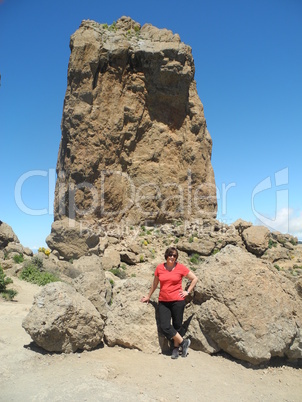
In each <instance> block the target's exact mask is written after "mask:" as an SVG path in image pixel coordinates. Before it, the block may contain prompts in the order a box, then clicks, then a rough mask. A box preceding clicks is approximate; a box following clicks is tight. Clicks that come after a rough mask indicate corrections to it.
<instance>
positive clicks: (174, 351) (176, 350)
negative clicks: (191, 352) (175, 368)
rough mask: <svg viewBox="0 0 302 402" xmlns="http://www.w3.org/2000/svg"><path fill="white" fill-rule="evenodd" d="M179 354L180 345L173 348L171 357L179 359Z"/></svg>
mask: <svg viewBox="0 0 302 402" xmlns="http://www.w3.org/2000/svg"><path fill="white" fill-rule="evenodd" d="M178 356H179V349H178V347H177V348H174V349H173V350H172V355H171V359H177V358H178Z"/></svg>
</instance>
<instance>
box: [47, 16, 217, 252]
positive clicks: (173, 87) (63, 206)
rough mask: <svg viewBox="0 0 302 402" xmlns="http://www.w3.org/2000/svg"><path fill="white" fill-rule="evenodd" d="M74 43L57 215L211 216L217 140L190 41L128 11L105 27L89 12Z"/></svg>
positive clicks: (100, 218) (137, 219) (131, 219)
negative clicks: (214, 141)
mask: <svg viewBox="0 0 302 402" xmlns="http://www.w3.org/2000/svg"><path fill="white" fill-rule="evenodd" d="M70 49H71V55H70V60H69V67H68V85H67V91H66V95H65V101H64V110H63V118H62V139H61V143H60V150H59V156H58V162H57V174H58V179H57V183H56V190H55V210H54V215H55V220H58V219H61V218H62V217H64V216H68V217H69V218H71V219H82V220H84V219H85V220H89V222H92V223H94V224H95V225H98V224H104V223H106V222H110V221H114V222H119V221H121V220H123V221H125V222H127V223H132V224H133V223H135V224H138V223H141V222H142V221H145V220H149V221H153V222H156V223H163V222H167V221H171V220H174V219H176V218H178V217H182V218H188V217H189V218H194V217H199V218H200V217H204V216H207V217H215V216H216V210H217V199H216V187H215V179H214V173H213V169H212V165H211V149H212V140H211V137H210V134H209V132H208V130H207V125H206V120H205V117H204V111H203V105H202V103H201V101H200V99H199V96H198V94H197V89H196V83H195V81H194V73H195V67H194V61H193V57H192V52H191V48H190V47H189V46H188V45H186V44H184V43H183V42H181V40H180V38H179V36H178V35H177V34H173V33H172V32H171V31H169V30H166V29H158V28H156V27H154V26H152V25H150V24H146V25H144V26H143V27H140V24H138V23H137V22H135V21H133V20H132V19H131V18H128V17H122V18H120V19H119V20H118V21H117V22H116V24H112V25H111V26H109V27H108V25H107V24H98V23H96V22H94V21H90V20H89V21H83V22H82V24H81V26H80V28H79V29H78V30H77V31H76V32H75V33H74V34H73V35H72V37H71V40H70ZM54 248H56V247H54Z"/></svg>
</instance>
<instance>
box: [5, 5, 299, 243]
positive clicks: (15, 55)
mask: <svg viewBox="0 0 302 402" xmlns="http://www.w3.org/2000/svg"><path fill="white" fill-rule="evenodd" d="M122 15H126V16H130V17H131V18H133V19H134V20H136V21H137V22H139V23H140V24H141V25H143V24H144V23H151V24H153V25H155V26H157V27H159V28H167V29H170V30H172V31H173V32H174V33H178V34H179V35H180V38H181V40H182V41H183V42H185V43H186V44H188V45H190V46H191V47H192V52H193V57H194V60H195V69H196V73H195V80H196V82H197V89H198V93H199V96H200V99H201V101H202V103H203V105H204V110H205V117H206V120H207V126H208V130H209V132H210V134H211V137H212V139H213V154H212V164H213V168H214V172H215V179H216V186H217V195H218V203H219V209H218V219H219V220H221V221H223V222H225V223H227V224H230V223H232V222H234V221H235V220H236V219H238V218H242V219H244V220H247V221H250V222H252V223H253V224H267V225H268V226H269V227H270V228H271V229H273V230H280V231H281V232H289V233H291V234H294V235H296V236H298V237H299V238H300V239H302V188H301V177H302V158H301V152H302V151H301V149H302V1H301V0H228V1H226V0H195V1H188V2H183V1H181V2H180V1H175V0H174V1H172V0H171V1H170V0H165V1H162V0H153V1H145V2H142V1H136V0H128V1H120V0H116V1H114V2H103V1H99V0H94V1H93V0H85V1H83V0H73V1H65V0H60V1H57V0H53V1H51V2H49V1H41V0H28V1H24V0H0V73H1V87H0V117H1V118H0V135H1V158H0V172H1V175H0V180H1V181H0V184H1V197H0V220H2V221H4V222H6V223H8V224H9V225H10V226H12V228H13V230H14V231H15V233H16V234H17V236H18V237H19V240H20V242H21V243H22V244H23V245H24V246H28V247H30V248H32V249H35V248H37V247H40V246H45V238H46V237H47V235H48V234H49V233H50V229H51V223H52V222H53V193H54V184H55V173H54V172H55V166H56V161H57V155H58V149H59V143H60V138H61V130H60V124H61V117H62V107H63V100H64V95H65V91H66V85H67V67H68V60H69V56H70V50H69V39H70V36H71V35H72V34H73V33H74V32H75V31H76V30H77V29H78V27H79V26H80V23H81V21H82V20H83V19H92V20H95V21H97V22H100V23H105V22H107V23H108V24H111V23H112V22H113V21H116V20H117V19H118V18H120V17H121V16H122Z"/></svg>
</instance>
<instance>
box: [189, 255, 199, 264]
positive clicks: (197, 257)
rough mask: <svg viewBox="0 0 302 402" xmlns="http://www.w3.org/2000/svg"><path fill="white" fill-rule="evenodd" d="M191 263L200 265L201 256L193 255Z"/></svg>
mask: <svg viewBox="0 0 302 402" xmlns="http://www.w3.org/2000/svg"><path fill="white" fill-rule="evenodd" d="M190 262H191V263H192V264H198V263H199V262H200V257H199V254H192V256H191V258H190Z"/></svg>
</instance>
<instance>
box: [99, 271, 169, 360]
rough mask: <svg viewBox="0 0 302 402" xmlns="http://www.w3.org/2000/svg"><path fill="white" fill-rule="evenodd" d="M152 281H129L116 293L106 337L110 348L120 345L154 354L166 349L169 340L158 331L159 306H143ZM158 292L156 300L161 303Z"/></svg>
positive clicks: (154, 304) (150, 304)
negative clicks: (157, 315)
mask: <svg viewBox="0 0 302 402" xmlns="http://www.w3.org/2000/svg"><path fill="white" fill-rule="evenodd" d="M151 283H152V279H150V281H148V280H142V279H137V278H129V279H127V280H125V281H123V284H122V286H119V288H118V290H117V291H116V292H115V293H114V294H113V298H112V305H111V309H110V311H109V312H108V315H107V320H106V326H105V330H104V338H105V341H106V343H108V345H109V346H115V345H120V346H123V347H127V348H131V349H138V350H141V351H143V352H147V353H152V352H157V353H158V352H160V351H162V350H165V349H164V348H165V347H166V345H165V340H164V338H163V336H162V335H160V333H159V332H158V328H157V320H156V313H157V303H155V302H150V303H149V304H145V303H141V302H140V299H141V297H142V296H143V294H144V293H147V292H148V291H149V289H150V286H151ZM157 297H158V291H155V293H154V296H153V297H152V300H157Z"/></svg>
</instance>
